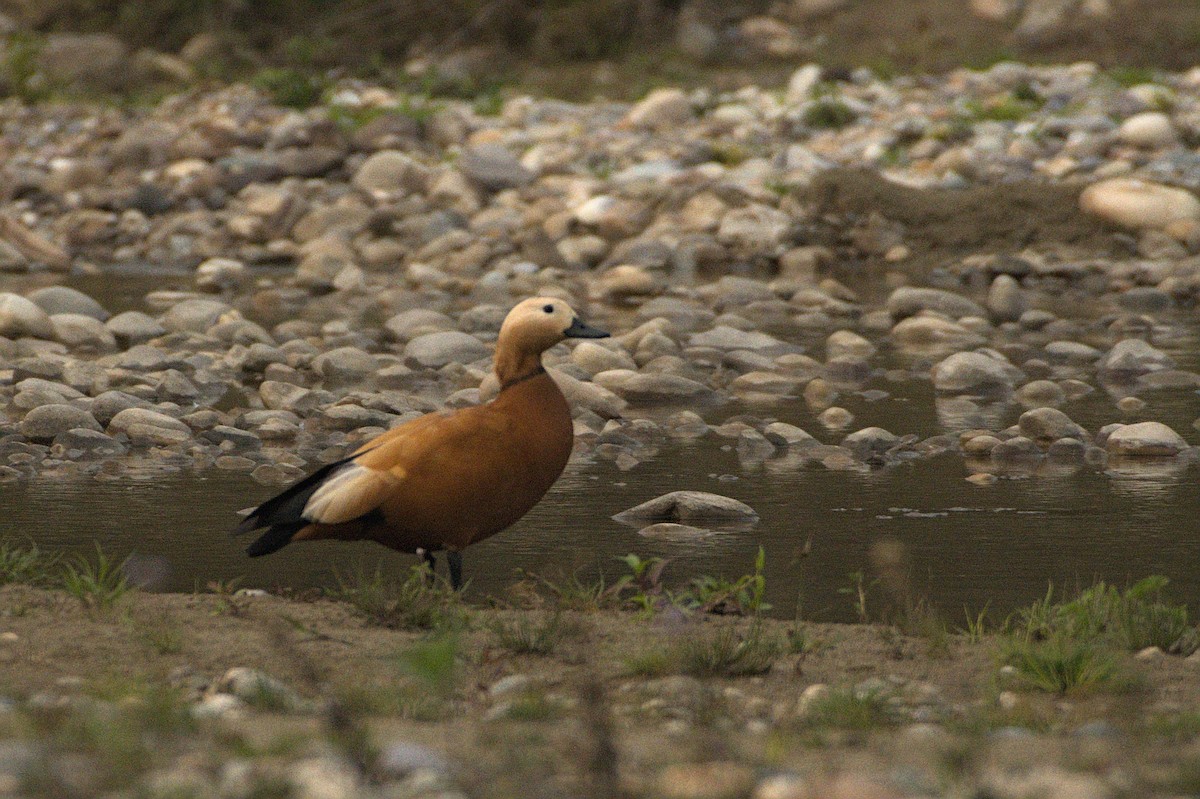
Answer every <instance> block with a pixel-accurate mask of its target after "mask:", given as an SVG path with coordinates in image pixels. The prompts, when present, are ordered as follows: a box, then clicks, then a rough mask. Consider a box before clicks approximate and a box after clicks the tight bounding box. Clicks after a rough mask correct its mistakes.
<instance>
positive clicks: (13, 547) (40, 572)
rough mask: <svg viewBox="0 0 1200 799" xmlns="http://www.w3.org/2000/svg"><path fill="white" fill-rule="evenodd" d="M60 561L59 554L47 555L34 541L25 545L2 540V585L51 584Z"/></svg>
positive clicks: (0, 562) (0, 571) (0, 565)
mask: <svg viewBox="0 0 1200 799" xmlns="http://www.w3.org/2000/svg"><path fill="white" fill-rule="evenodd" d="M58 561H59V557H58V556H57V555H47V554H46V553H44V552H42V551H41V550H40V549H39V548H38V545H37V544H35V543H33V542H32V541H31V542H29V543H28V544H24V545H22V544H18V543H16V542H14V541H12V540H8V539H6V540H3V541H0V585H8V584H9V583H21V584H24V585H38V586H45V585H50V584H51V583H53V582H54V580H53V577H52V576H51V575H52V569H53V568H54V567H55V566H56V565H57V564H58Z"/></svg>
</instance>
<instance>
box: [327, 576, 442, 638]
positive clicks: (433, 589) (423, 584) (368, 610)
mask: <svg viewBox="0 0 1200 799" xmlns="http://www.w3.org/2000/svg"><path fill="white" fill-rule="evenodd" d="M334 596H335V597H336V598H338V599H341V600H343V601H345V602H348V603H350V604H351V605H353V606H354V609H355V610H357V611H358V612H359V613H360V614H362V616H363V617H364V618H366V620H367V622H368V623H370V624H373V625H375V626H378V627H386V628H388V629H392V630H446V629H452V628H456V627H460V626H462V624H463V623H464V622H465V615H466V614H465V612H464V610H463V608H462V601H461V599H460V598H459V596H458V592H457V591H455V590H454V589H453V588H451V587H450V585H449V583H447V582H446V581H445V580H443V579H441V578H439V577H437V576H435V575H433V574H431V573H430V571H429V569H428V568H426V567H425V566H424V565H418V566H413V567H412V569H410V570H409V573H408V576H407V577H405V578H404V579H403V580H397V579H395V578H391V577H387V576H385V575H384V574H383V572H382V571H381V570H380V569H378V568H377V569H376V570H375V571H374V572H370V573H367V572H364V571H363V570H361V569H359V570H358V571H357V572H355V573H354V574H353V575H350V576H342V575H339V576H338V589H337V591H336V592H334Z"/></svg>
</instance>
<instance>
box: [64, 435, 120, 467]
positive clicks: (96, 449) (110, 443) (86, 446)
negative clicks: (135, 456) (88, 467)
mask: <svg viewBox="0 0 1200 799" xmlns="http://www.w3.org/2000/svg"><path fill="white" fill-rule="evenodd" d="M54 446H55V447H56V448H61V449H62V451H63V457H64V458H66V459H67V460H78V459H82V458H117V457H120V456H122V455H124V454H125V447H124V446H122V445H121V442H119V441H117V440H116V439H114V438H112V437H111V436H107V435H105V434H104V433H101V432H100V431H98V430H92V429H90V428H73V429H71V430H66V431H64V432H62V433H59V434H58V435H57V436H55V438H54Z"/></svg>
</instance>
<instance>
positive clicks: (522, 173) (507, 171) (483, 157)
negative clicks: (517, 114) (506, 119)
mask: <svg viewBox="0 0 1200 799" xmlns="http://www.w3.org/2000/svg"><path fill="white" fill-rule="evenodd" d="M458 169H459V171H460V172H462V173H463V174H464V175H466V176H467V177H468V178H470V179H471V180H472V181H474V182H475V183H477V184H479V185H480V186H482V187H483V188H485V189H490V190H492V191H499V190H501V189H515V188H517V187H519V186H524V185H525V184H527V183H530V182H532V181H533V179H534V178H535V177H536V175H534V173H533V172H530V171H529V170H528V169H526V168H525V167H523V166H521V162H520V161H518V160H517V158H516V156H514V155H513V154H512V153H510V152H509V151H508V150H507V149H506V148H504V147H503V146H501V145H499V144H481V145H479V146H477V147H472V148H470V149H468V150H467V151H466V152H464V153H463V154H462V157H460V158H459V159H458Z"/></svg>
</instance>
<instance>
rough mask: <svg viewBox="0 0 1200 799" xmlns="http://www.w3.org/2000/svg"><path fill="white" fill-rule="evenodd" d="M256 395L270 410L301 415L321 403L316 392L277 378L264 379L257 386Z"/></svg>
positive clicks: (314, 408)
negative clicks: (282, 381)
mask: <svg viewBox="0 0 1200 799" xmlns="http://www.w3.org/2000/svg"><path fill="white" fill-rule="evenodd" d="M258 395H259V396H260V397H262V401H263V405H265V406H267V408H269V409H271V410H284V411H291V412H292V413H296V414H299V415H302V416H303V415H307V414H308V413H310V412H312V411H314V410H316V409H317V408H318V407H320V405H321V400H320V395H319V394H318V393H317V392H315V391H309V390H308V389H307V388H304V387H302V386H297V385H293V384H291V383H281V382H279V381H277V380H264V381H263V382H262V383H261V384H260V385H259V387H258Z"/></svg>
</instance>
